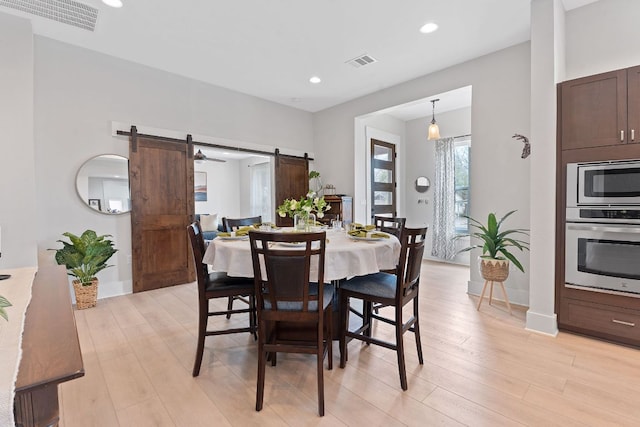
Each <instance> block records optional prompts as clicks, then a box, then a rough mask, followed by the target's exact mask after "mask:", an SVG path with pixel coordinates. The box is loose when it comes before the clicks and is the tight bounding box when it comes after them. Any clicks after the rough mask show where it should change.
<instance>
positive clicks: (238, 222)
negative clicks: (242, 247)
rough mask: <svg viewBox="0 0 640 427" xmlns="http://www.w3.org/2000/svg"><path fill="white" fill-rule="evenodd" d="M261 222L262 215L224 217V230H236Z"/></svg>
mask: <svg viewBox="0 0 640 427" xmlns="http://www.w3.org/2000/svg"><path fill="white" fill-rule="evenodd" d="M261 222H262V216H252V217H248V218H227V217H224V218H222V226H223V227H224V231H226V232H228V233H230V232H232V231H236V230H237V229H238V228H240V227H246V226H251V225H254V224H260V223H261Z"/></svg>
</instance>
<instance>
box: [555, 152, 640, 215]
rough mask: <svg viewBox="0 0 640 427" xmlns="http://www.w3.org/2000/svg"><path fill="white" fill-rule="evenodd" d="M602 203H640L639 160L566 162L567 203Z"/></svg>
mask: <svg viewBox="0 0 640 427" xmlns="http://www.w3.org/2000/svg"><path fill="white" fill-rule="evenodd" d="M606 205H615V206H628V205H640V160H612V161H606V162H590V163H569V164H568V165H567V206H568V207H573V206H606Z"/></svg>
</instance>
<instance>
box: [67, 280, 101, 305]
mask: <svg viewBox="0 0 640 427" xmlns="http://www.w3.org/2000/svg"><path fill="white" fill-rule="evenodd" d="M73 291H74V292H75V294H76V308H77V309H78V310H84V309H85V308H91V307H95V306H96V302H97V300H98V279H93V280H92V281H91V284H90V285H88V286H82V283H80V281H79V280H74V281H73Z"/></svg>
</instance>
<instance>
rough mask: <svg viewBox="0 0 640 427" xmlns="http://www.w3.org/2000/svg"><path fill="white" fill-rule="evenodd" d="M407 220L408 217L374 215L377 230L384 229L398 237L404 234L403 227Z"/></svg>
mask: <svg viewBox="0 0 640 427" xmlns="http://www.w3.org/2000/svg"><path fill="white" fill-rule="evenodd" d="M406 221H407V219H406V218H400V217H390V216H381V215H375V216H374V217H373V224H374V225H375V226H376V230H380V231H384V232H385V233H389V234H393V235H394V236H396V237H397V238H398V239H399V238H400V235H401V234H402V229H403V228H404V224H405V222H406Z"/></svg>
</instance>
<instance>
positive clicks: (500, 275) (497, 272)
mask: <svg viewBox="0 0 640 427" xmlns="http://www.w3.org/2000/svg"><path fill="white" fill-rule="evenodd" d="M514 212H515V211H511V212H508V213H507V214H506V215H505V216H503V217H502V218H500V220H498V219H497V218H496V215H495V214H494V213H490V214H489V217H488V218H487V223H486V225H485V224H483V223H481V222H480V221H478V220H475V219H473V218H471V217H469V216H466V215H465V218H467V219H468V220H469V225H470V226H472V227H475V228H476V229H477V230H478V231H476V232H475V233H470V234H465V235H460V236H456V238H460V237H466V236H471V237H472V238H476V239H478V240H479V241H480V242H479V243H478V244H475V245H472V246H469V247H467V248H464V249H461V250H460V251H458V253H460V252H466V251H470V250H471V249H474V248H482V255H481V256H480V272H481V273H482V277H483V278H484V279H485V280H488V281H493V282H504V281H505V280H506V279H507V277H508V276H509V261H511V262H512V263H513V265H515V266H516V267H517V268H518V269H519V270H520V271H522V272H523V273H524V268H523V267H522V264H521V263H520V261H518V258H516V256H515V255H514V254H513V253H511V252H510V251H509V249H510V248H516V249H519V250H521V251H524V250H528V249H529V244H528V243H527V242H525V241H522V240H519V239H518V238H517V237H519V236H521V235H524V236H528V235H529V234H528V233H527V232H528V231H529V230H527V229H523V228H517V229H511V230H504V229H501V228H500V227H501V226H502V224H503V222H504V220H505V219H507V218H508V217H509V216H510V215H511V214H513V213H514Z"/></svg>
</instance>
